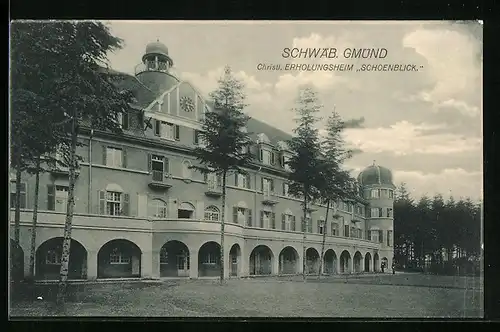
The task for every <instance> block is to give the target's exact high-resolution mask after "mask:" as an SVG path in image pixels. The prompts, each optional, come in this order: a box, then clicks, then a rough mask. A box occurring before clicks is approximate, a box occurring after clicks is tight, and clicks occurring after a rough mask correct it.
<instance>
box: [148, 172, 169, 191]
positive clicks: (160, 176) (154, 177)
mask: <svg viewBox="0 0 500 332" xmlns="http://www.w3.org/2000/svg"><path fill="white" fill-rule="evenodd" d="M165 177H166V174H165V172H163V171H151V181H150V182H149V187H150V188H153V189H168V188H170V187H172V185H171V184H169V183H167V181H166V180H165Z"/></svg>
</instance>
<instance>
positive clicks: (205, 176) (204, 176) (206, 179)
mask: <svg viewBox="0 0 500 332" xmlns="http://www.w3.org/2000/svg"><path fill="white" fill-rule="evenodd" d="M203 181H205V183H207V182H208V174H207V173H203Z"/></svg>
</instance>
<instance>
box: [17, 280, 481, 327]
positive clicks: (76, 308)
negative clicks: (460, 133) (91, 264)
mask: <svg viewBox="0 0 500 332" xmlns="http://www.w3.org/2000/svg"><path fill="white" fill-rule="evenodd" d="M479 280H480V279H479V278H467V279H466V278H464V277H441V276H424V275H419V274H396V275H389V274H388V275H370V276H360V277H353V276H351V277H349V278H348V279H346V278H345V277H339V276H337V277H328V278H324V279H322V280H316V279H313V278H311V279H309V280H308V281H307V282H306V283H304V282H303V281H302V278H301V277H288V278H256V279H242V280H239V279H232V280H228V281H226V282H225V284H224V285H219V283H218V280H168V281H164V282H149V283H148V282H135V283H131V282H129V283H125V282H115V283H94V284H91V283H85V284H74V285H70V286H69V287H70V295H69V299H68V300H67V303H66V306H65V309H64V312H58V311H57V310H55V309H54V305H53V299H54V298H55V290H56V289H57V288H56V287H55V286H54V285H43V286H37V288H36V289H35V290H34V291H32V292H30V294H29V295H28V294H24V297H20V298H16V299H15V300H14V301H12V303H11V316H114V317H123V316H152V317H153V316H156V317H179V316H181V317H250V316H254V317H403V318H404V317H455V318H460V317H482V315H483V312H482V307H483V306H482V301H483V293H482V291H480V289H482V288H483V287H482V286H481V287H480V285H479ZM37 296H42V297H43V300H36V297H37Z"/></svg>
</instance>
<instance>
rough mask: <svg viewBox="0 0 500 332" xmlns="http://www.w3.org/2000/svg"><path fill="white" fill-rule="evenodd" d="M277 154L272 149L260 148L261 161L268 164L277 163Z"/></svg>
mask: <svg viewBox="0 0 500 332" xmlns="http://www.w3.org/2000/svg"><path fill="white" fill-rule="evenodd" d="M275 159H276V158H275V154H274V152H272V151H269V150H267V149H264V148H261V149H260V161H262V163H264V164H266V165H274V164H275V162H276V161H275Z"/></svg>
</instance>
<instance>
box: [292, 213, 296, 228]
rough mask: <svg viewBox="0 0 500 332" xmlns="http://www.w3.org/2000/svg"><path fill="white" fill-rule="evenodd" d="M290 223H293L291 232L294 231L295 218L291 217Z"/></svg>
mask: <svg viewBox="0 0 500 332" xmlns="http://www.w3.org/2000/svg"><path fill="white" fill-rule="evenodd" d="M292 223H293V227H292V228H293V229H292V231H295V216H292Z"/></svg>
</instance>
